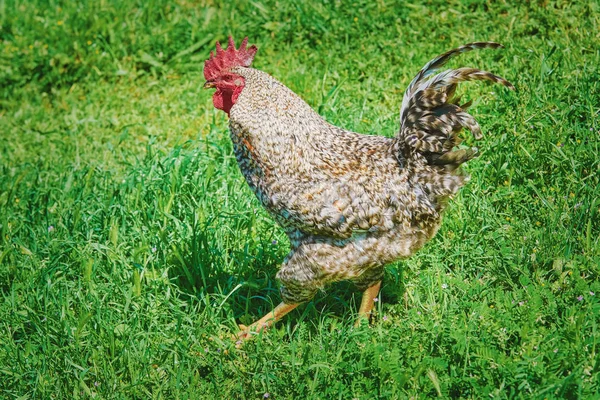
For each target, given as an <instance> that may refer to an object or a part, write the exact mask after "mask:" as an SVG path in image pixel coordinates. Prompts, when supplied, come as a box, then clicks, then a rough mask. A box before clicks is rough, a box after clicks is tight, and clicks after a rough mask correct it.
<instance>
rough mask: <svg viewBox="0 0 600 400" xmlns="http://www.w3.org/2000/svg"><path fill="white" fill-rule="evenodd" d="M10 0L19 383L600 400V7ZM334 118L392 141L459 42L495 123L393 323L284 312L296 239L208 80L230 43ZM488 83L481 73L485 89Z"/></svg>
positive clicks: (0, 220)
mask: <svg viewBox="0 0 600 400" xmlns="http://www.w3.org/2000/svg"><path fill="white" fill-rule="evenodd" d="M86 3H88V4H85V5H76V2H61V1H58V2H56V1H50V2H46V1H37V2H36V1H15V0H0V295H1V296H2V301H1V302H0V397H3V398H20V399H28V398H31V399H33V398H35V399H38V398H39V399H52V398H57V399H58V398H65V399H66V398H68V399H72V398H75V399H77V398H123V399H125V398H164V399H174V398H241V399H246V398H247V399H259V398H263V397H264V396H266V395H265V394H266V393H269V394H270V398H274V399H301V398H311V399H312V398H315V399H317V398H319V399H330V398H331V399H334V398H335V399H337V398H339V399H350V398H358V399H372V398H389V399H396V398H409V397H410V398H429V397H436V396H441V397H444V398H469V399H479V398H498V399H503V398H535V399H544V398H548V399H550V398H570V399H577V398H597V396H598V395H599V391H600V389H599V383H598V379H599V378H600V363H599V356H598V352H599V351H600V349H598V345H599V344H600V332H599V323H600V301H599V300H598V297H600V282H599V281H598V278H599V272H600V271H599V265H600V239H599V237H600V189H599V186H600V178H599V177H600V161H599V155H600V120H599V113H600V109H599V105H600V84H599V81H600V69H599V68H598V65H600V36H599V35H598V32H600V26H599V25H600V6H599V5H598V4H597V3H595V2H568V1H556V2H555V1H539V2H530V3H531V4H527V5H524V4H520V3H517V4H505V3H504V4H499V3H497V2H484V1H473V0H466V1H463V2H459V1H451V2H450V3H448V2H445V1H428V2H426V3H423V4H422V5H405V4H403V3H402V2H398V3H392V2H385V1H366V0H364V1H363V2H362V3H361V4H358V5H356V4H351V2H346V1H335V2H325V3H323V4H322V5H321V4H312V5H310V4H309V3H308V2H307V3H305V4H301V5H295V6H294V5H291V3H290V4H288V3H286V2H281V1H280V2H275V1H268V0H257V1H254V2H244V3H242V4H237V5H234V4H233V3H235V2H227V3H226V4H224V5H217V3H218V2H215V4H213V2H212V1H200V2H192V1H186V0H180V1H177V2H168V1H145V2H142V1H138V2H135V1H117V0H105V1H96V2H86ZM230 33H231V34H233V35H234V37H236V38H238V40H240V39H241V38H242V37H244V36H246V35H247V36H249V37H250V41H251V42H252V43H256V44H257V45H258V47H259V53H258V55H257V58H256V62H255V66H256V67H257V68H261V69H263V70H265V71H267V72H269V73H271V74H273V75H274V76H275V77H277V78H278V79H280V80H281V81H282V82H284V83H286V84H287V85H288V86H289V87H291V88H292V89H293V90H295V91H296V92H297V93H299V94H300V95H301V96H302V97H303V98H304V99H306V100H307V101H308V102H309V104H311V105H312V106H314V107H315V108H316V109H318V110H319V112H320V113H321V114H323V115H324V116H325V117H326V118H327V119H328V120H329V121H331V122H332V123H335V124H338V125H341V126H343V127H345V128H348V129H352V130H357V131H360V132H364V133H372V134H382V135H388V136H391V135H393V134H394V132H395V130H396V129H397V120H398V109H399V106H400V103H401V100H402V93H403V90H404V88H405V87H406V85H407V84H408V82H409V81H410V79H411V78H412V76H414V74H415V73H416V72H417V71H418V69H419V68H420V67H421V66H422V65H423V64H424V63H425V62H427V61H428V60H429V59H430V58H432V57H433V56H435V55H437V54H439V53H441V52H442V51H445V50H448V49H449V48H452V47H455V46H458V45H460V44H463V43H466V42H469V41H475V40H494V41H498V42H501V43H503V44H504V45H505V46H506V48H505V49H503V50H500V51H482V52H477V53H470V54H468V55H465V56H463V57H461V59H460V60H459V61H457V62H454V64H453V65H454V66H457V65H459V64H461V65H467V66H478V67H482V68H485V69H488V70H491V71H492V72H495V73H498V74H499V75H502V76H504V77H506V78H507V79H509V80H510V81H512V82H513V83H514V84H515V85H516V87H517V91H516V92H509V91H507V90H505V89H503V88H501V87H499V86H491V85H485V84H468V85H464V86H463V92H465V93H466V95H465V96H466V97H467V98H476V99H477V100H476V102H475V105H474V108H473V113H474V115H475V116H476V117H477V118H478V120H479V121H480V123H481V125H482V128H483V130H484V133H485V134H486V137H485V139H484V140H483V141H482V142H481V143H480V144H479V146H480V147H481V149H482V150H483V154H482V155H481V157H480V158H478V159H475V160H473V161H471V162H470V163H469V166H468V170H469V172H470V174H471V175H472V180H471V183H470V184H469V185H468V186H467V187H466V188H465V189H464V190H463V191H462V192H461V194H460V195H459V196H458V197H457V198H456V199H455V200H454V201H452V202H451V205H450V207H449V209H448V212H447V214H446V217H445V220H444V224H443V226H442V229H441V230H440V232H439V234H438V235H437V236H436V238H435V239H434V240H432V242H431V243H429V244H428V245H427V246H426V247H425V249H423V250H422V251H421V252H420V253H418V254H417V255H415V256H414V257H413V258H411V259H409V260H406V261H404V262H401V263H398V264H395V265H392V266H390V267H389V268H388V269H387V272H386V276H385V281H384V287H383V290H382V294H381V296H380V299H381V301H379V302H378V303H377V318H376V320H375V322H374V323H373V324H372V326H371V327H368V326H361V327H359V328H353V327H352V324H353V320H354V317H355V312H356V308H357V302H358V301H359V293H355V292H354V291H353V290H352V286H351V285H350V284H347V283H340V284H337V285H334V286H332V287H330V288H328V290H327V292H326V293H325V294H319V295H318V296H317V297H316V298H315V300H314V301H312V302H310V303H309V304H307V305H304V306H302V307H299V309H298V310H297V311H295V312H293V313H291V314H290V315H289V317H287V318H286V319H285V321H284V322H283V323H280V324H278V325H277V327H276V329H273V330H272V331H270V332H268V333H266V334H264V335H262V336H261V337H259V338H257V339H256V340H254V341H252V342H250V343H248V344H247V345H245V346H244V347H243V348H242V349H239V350H238V349H236V348H235V347H234V346H233V344H232V342H231V341H230V340H229V339H228V337H229V335H230V333H231V332H234V331H235V326H236V325H235V324H236V323H237V322H243V323H248V322H251V321H252V320H254V319H256V318H257V317H259V316H261V315H262V314H263V313H265V312H266V311H267V310H269V309H270V307H271V306H272V305H273V304H276V303H278V302H279V295H278V288H277V282H276V281H275V280H274V276H275V273H276V271H277V267H278V265H279V263H280V262H281V261H282V259H283V257H284V256H285V254H286V252H287V250H288V243H287V239H286V238H285V235H284V234H283V233H282V231H281V230H280V229H279V228H277V227H276V226H275V225H274V223H273V222H272V221H271V219H270V218H269V217H268V216H267V215H266V213H265V212H264V211H263V210H262V209H261V207H260V206H259V204H258V202H257V201H256V199H255V198H254V196H253V195H252V193H251V192H250V190H249V189H248V188H247V187H246V184H245V182H244V181H243V178H242V177H241V175H240V173H239V171H238V168H237V165H236V162H235V158H234V157H233V155H232V146H231V144H230V141H229V137H228V133H227V119H226V116H225V114H224V113H222V112H218V111H216V110H214V109H213V107H212V102H211V100H210V96H211V93H210V92H209V91H203V90H201V85H202V83H203V81H204V80H203V76H202V66H203V61H204V60H205V59H206V57H207V55H208V53H209V51H210V49H211V48H213V46H214V41H215V40H217V39H218V40H221V41H225V40H226V37H227V35H228V34H230ZM465 88H466V89H465Z"/></svg>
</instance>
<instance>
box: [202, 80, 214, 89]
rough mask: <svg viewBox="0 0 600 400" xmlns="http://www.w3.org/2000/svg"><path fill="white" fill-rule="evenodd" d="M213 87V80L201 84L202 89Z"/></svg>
mask: <svg viewBox="0 0 600 400" xmlns="http://www.w3.org/2000/svg"><path fill="white" fill-rule="evenodd" d="M214 87H216V86H215V83H214V82H213V81H206V82H204V86H203V88H204V89H210V88H214Z"/></svg>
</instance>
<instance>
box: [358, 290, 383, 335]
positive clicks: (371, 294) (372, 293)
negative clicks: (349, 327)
mask: <svg viewBox="0 0 600 400" xmlns="http://www.w3.org/2000/svg"><path fill="white" fill-rule="evenodd" d="M380 288H381V281H379V282H377V283H376V284H374V285H373V286H371V287H369V288H367V290H365V291H364V292H363V297H362V301H361V302H360V310H358V319H357V320H356V323H355V324H354V326H358V325H360V321H361V320H362V319H363V318H366V319H367V321H368V320H369V319H370V318H371V314H372V311H373V305H374V304H375V298H376V297H377V294H378V293H379V289H380Z"/></svg>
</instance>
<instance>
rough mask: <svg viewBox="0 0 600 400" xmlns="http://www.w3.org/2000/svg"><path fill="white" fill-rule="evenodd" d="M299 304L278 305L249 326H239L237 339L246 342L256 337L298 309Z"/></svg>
mask: <svg viewBox="0 0 600 400" xmlns="http://www.w3.org/2000/svg"><path fill="white" fill-rule="evenodd" d="M299 305H300V303H293V304H285V303H279V305H278V306H277V307H275V309H273V311H271V312H270V313H268V314H267V315H265V316H264V317H262V318H261V319H259V320H258V321H256V322H255V323H253V324H252V325H250V326H245V325H239V327H240V329H241V331H240V332H238V334H237V339H241V340H246V339H250V338H251V337H252V335H256V334H257V333H259V332H261V331H263V330H265V329H267V328H269V327H270V326H271V325H273V324H274V323H275V322H277V321H279V320H280V319H281V318H283V316H284V315H286V314H287V313H289V312H290V311H292V310H293V309H294V308H296V307H298V306H299Z"/></svg>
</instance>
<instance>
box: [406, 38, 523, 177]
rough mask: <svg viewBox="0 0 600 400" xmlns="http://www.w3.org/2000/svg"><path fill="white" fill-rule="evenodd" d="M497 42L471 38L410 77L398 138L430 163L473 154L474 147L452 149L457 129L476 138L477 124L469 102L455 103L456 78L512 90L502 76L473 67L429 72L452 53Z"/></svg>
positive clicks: (453, 162)
mask: <svg viewBox="0 0 600 400" xmlns="http://www.w3.org/2000/svg"><path fill="white" fill-rule="evenodd" d="M499 47H502V46H501V45H500V44H498V43H493V42H475V43H469V44H466V45H464V46H461V47H458V48H456V49H453V50H450V51H448V52H446V53H444V54H442V55H440V56H438V57H436V58H434V59H433V60H431V61H429V62H428V63H427V64H426V65H425V66H424V67H423V68H422V69H421V71H419V73H418V74H417V75H416V76H415V78H414V79H413V80H412V81H411V83H410V84H409V86H408V89H406V92H405V93H404V98H403V100H402V108H401V110H400V132H399V134H398V139H399V140H401V141H403V142H404V144H405V145H406V146H408V148H409V150H411V151H412V152H414V151H416V152H418V153H420V154H422V155H423V156H424V157H425V158H426V159H427V161H428V163H429V164H430V165H449V164H450V165H453V166H454V167H458V166H459V165H460V164H462V163H463V162H465V161H468V160H470V159H471V158H473V157H475V156H476V155H477V149H476V148H472V149H462V150H456V151H452V149H453V148H454V147H455V146H457V145H458V144H460V139H459V138H458V133H459V132H460V131H461V130H462V128H467V129H469V130H470V131H471V133H472V134H473V136H474V137H475V138H476V139H480V138H481V137H482V135H481V128H480V127H479V124H478V123H477V121H475V118H473V117H472V116H471V115H470V114H468V113H467V112H466V109H467V108H468V106H469V105H470V104H463V105H459V101H460V99H459V98H456V97H454V93H455V91H456V87H457V85H458V84H459V83H460V82H466V81H481V80H487V81H491V82H494V83H500V84H502V85H504V86H506V87H508V88H510V89H513V90H514V86H513V85H512V84H511V83H510V82H508V81H507V80H506V79H504V78H501V77H499V76H496V75H494V74H492V73H490V72H486V71H481V70H478V69H475V68H458V69H453V70H452V69H450V70H446V71H443V72H440V73H438V74H437V75H433V74H434V73H435V72H436V71H437V70H439V69H440V68H441V67H442V66H444V64H446V63H447V62H448V61H449V60H450V59H451V58H452V57H454V56H456V55H458V54H461V53H465V52H468V51H471V50H475V49H482V48H493V49H496V48H499Z"/></svg>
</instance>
